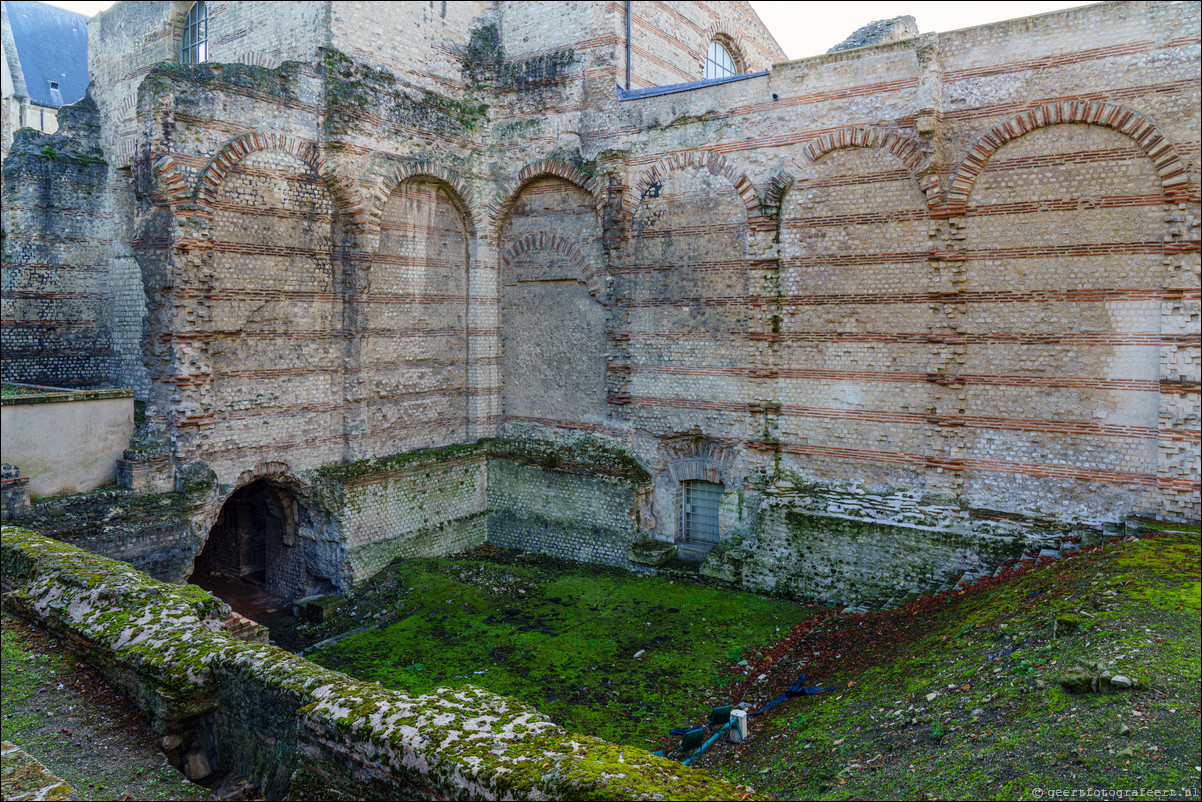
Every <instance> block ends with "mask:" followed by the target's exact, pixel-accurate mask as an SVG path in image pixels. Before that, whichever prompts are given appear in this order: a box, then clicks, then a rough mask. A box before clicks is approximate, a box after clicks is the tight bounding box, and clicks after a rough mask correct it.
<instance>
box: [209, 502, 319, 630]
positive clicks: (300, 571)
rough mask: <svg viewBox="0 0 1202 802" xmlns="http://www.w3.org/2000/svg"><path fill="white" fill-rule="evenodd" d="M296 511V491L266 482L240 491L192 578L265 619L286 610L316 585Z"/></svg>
mask: <svg viewBox="0 0 1202 802" xmlns="http://www.w3.org/2000/svg"><path fill="white" fill-rule="evenodd" d="M296 511H297V503H296V499H295V497H294V496H293V494H292V492H291V491H289V490H288V489H287V488H284V487H280V486H278V485H275V484H272V483H270V482H268V481H266V480H262V479H260V480H258V481H255V482H251V483H250V484H248V485H246V486H245V487H241V488H239V489H238V490H236V491H234V493H232V494H231V495H230V497H229V498H228V499H226V501H225V504H224V505H223V506H222V508H221V512H220V513H219V514H218V516H217V521H216V522H215V523H214V524H213V528H212V529H211V530H210V531H209V537H208V540H206V541H205V545H204V549H203V550H202V551H201V553H200V555H199V556H198V557H197V558H196V562H195V564H194V568H193V571H192V582H193V583H195V584H197V585H199V586H200V587H203V588H205V589H206V590H208V591H210V592H211V593H213V594H214V595H216V596H219V597H221V598H222V599H223V600H225V601H226V602H227V603H229V604H230V606H232V607H233V608H234V609H235V610H237V611H238V612H239V613H241V614H243V615H246V616H248V617H250V618H253V619H254V620H256V621H259V622H260V623H267V622H266V621H264V620H263V619H264V618H266V617H270V616H271V615H272V614H275V613H277V612H286V611H287V609H288V602H290V601H291V600H293V599H295V598H297V597H298V596H302V595H304V594H305V592H306V591H307V590H308V589H309V585H310V584H311V582H310V576H309V572H308V570H307V567H306V559H305V556H306V555H305V551H306V549H305V548H304V547H303V545H302V544H301V542H300V541H298V539H297V536H296V525H297V524H296Z"/></svg>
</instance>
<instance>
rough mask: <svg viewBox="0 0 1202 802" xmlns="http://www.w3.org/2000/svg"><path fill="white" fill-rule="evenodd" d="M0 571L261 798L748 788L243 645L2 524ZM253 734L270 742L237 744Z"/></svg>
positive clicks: (459, 700) (600, 795)
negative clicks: (209, 741) (207, 737)
mask: <svg viewBox="0 0 1202 802" xmlns="http://www.w3.org/2000/svg"><path fill="white" fill-rule="evenodd" d="M0 565H2V566H3V570H4V578H5V583H6V587H11V590H9V591H8V592H7V593H6V594H5V603H6V604H10V605H12V606H13V607H14V608H15V609H16V610H17V611H18V612H20V613H21V614H23V615H26V616H28V617H30V618H32V619H34V620H35V621H38V622H39V623H41V624H43V625H44V626H46V627H47V628H48V629H49V630H50V631H51V632H53V633H55V634H56V635H59V636H61V637H66V638H69V639H70V640H71V642H72V643H73V644H74V645H76V646H77V647H78V648H80V649H81V650H83V651H84V652H85V654H86V656H87V657H88V659H89V660H91V661H92V662H94V663H96V664H97V665H98V666H99V667H100V669H101V670H102V671H104V672H106V673H107V674H108V675H109V676H110V677H112V679H113V680H114V681H115V682H116V683H117V684H120V685H122V686H124V687H126V688H127V689H129V690H130V692H131V694H132V695H133V696H134V697H135V698H136V699H137V700H138V701H139V703H140V704H142V705H143V706H144V707H145V708H146V709H148V710H150V711H151V712H152V713H153V714H154V715H155V716H156V718H157V719H158V721H159V722H160V729H170V723H171V722H175V723H176V725H177V726H178V725H179V723H180V722H192V723H193V725H195V722H197V721H203V718H202V717H203V715H204V714H206V713H208V712H216V713H217V715H216V716H215V719H216V721H217V724H216V727H215V729H214V731H213V732H212V733H211V734H212V736H213V738H214V739H215V740H216V744H217V748H216V750H215V751H216V753H217V754H219V755H220V756H221V758H222V760H223V761H224V765H223V766H222V767H223V768H227V769H230V770H233V771H236V772H238V773H241V774H242V775H243V776H246V777H247V778H249V779H251V780H252V781H254V782H256V783H257V784H259V786H260V787H261V788H262V790H263V791H264V792H265V793H266V794H267V795H268V796H270V797H280V796H288V795H290V789H289V786H290V785H291V783H292V782H293V781H294V779H295V781H296V782H297V784H298V788H303V789H304V790H305V791H306V792H307V793H310V794H314V795H316V796H319V797H334V796H337V797H338V798H353V799H357V798H363V797H364V795H374V794H379V795H382V796H392V797H410V796H413V795H414V794H417V795H437V796H444V797H455V798H460V797H472V798H481V799H497V798H552V799H564V798H573V799H575V798H582V799H583V798H588V799H664V798H672V799H733V798H739V797H744V795H745V794H747V792H748V789H746V788H742V787H739V786H735V785H732V784H730V783H727V782H724V781H721V780H718V779H715V778H714V777H712V776H710V775H709V774H707V773H705V772H700V771H693V770H690V769H687V768H685V767H684V766H682V765H680V764H678V763H673V762H671V761H668V760H664V759H662V758H656V757H652V756H651V755H649V754H647V753H646V752H644V751H642V750H639V749H635V748H631V747H623V746H616V745H613V744H607V743H605V742H603V741H600V740H598V739H595V738H589V737H585V736H579V735H574V734H572V733H570V732H567V731H565V730H563V729H562V728H560V727H557V726H556V725H554V724H552V723H551V722H550V721H548V720H547V718H546V717H545V716H543V715H541V714H540V713H538V711H536V710H535V709H534V708H532V707H529V706H528V705H525V704H523V703H521V702H518V701H516V700H514V699H509V698H505V697H500V696H496V695H494V694H491V693H489V692H487V691H484V690H481V689H479V688H475V687H472V686H467V687H463V688H458V689H455V690H449V689H445V688H440V689H437V690H435V691H434V692H432V693H428V694H424V695H422V696H417V697H413V696H408V695H406V694H403V693H399V692H396V691H391V690H387V689H384V688H382V687H380V686H378V685H374V684H367V683H362V682H357V681H355V680H352V679H351V678H349V677H347V676H345V675H342V674H339V673H337V672H334V671H329V670H327V669H324V668H321V667H320V666H317V665H314V664H313V663H310V662H309V661H307V660H305V659H303V658H300V657H297V656H296V655H293V654H289V653H288V652H285V651H283V650H282V649H279V648H277V647H274V646H269V645H264V644H257V643H246V642H243V641H240V640H238V639H236V638H234V637H232V636H230V635H228V634H227V633H226V632H225V631H223V630H222V629H221V621H222V619H223V618H224V616H225V615H226V614H227V613H228V608H227V607H226V606H225V605H224V604H223V603H222V602H220V601H218V600H216V599H215V598H213V597H212V596H211V595H210V594H208V593H207V592H205V591H203V590H200V589H199V588H196V587H190V586H179V585H167V584H164V583H161V582H156V581H155V580H153V579H151V578H150V577H148V576H146V575H145V574H142V573H141V572H139V571H136V570H135V569H133V568H132V567H131V566H129V565H125V564H123V563H119V562H116V561H114V560H109V559H106V558H103V557H97V556H96V555H93V554H89V553H87V552H84V551H82V550H80V549H77V548H75V547H72V546H68V545H66V544H63V543H59V542H57V541H54V540H50V539H49V538H46V537H43V536H41V535H39V534H37V533H35V532H31V531H29V530H24V529H18V528H16V527H8V526H6V527H4V528H3V531H2V535H0ZM163 725H167V726H163ZM256 734H257V735H260V736H262V739H261V740H266V739H271V738H273V737H274V739H275V742H274V743H273V744H268V745H266V746H264V745H263V744H262V743H260V746H261V747H262V748H254V749H245V748H244V749H239V748H234V747H236V746H237V745H239V744H242V745H245V744H247V743H249V742H250V741H251V739H252V738H253V737H254V736H255V735H256ZM193 737H199V736H197V735H195V734H194V735H193ZM284 738H288V739H295V740H294V741H290V742H286V743H282V742H281V739H284ZM222 739H224V743H223V740H222ZM302 756H303V760H302V759H301V758H302ZM318 791H320V793H318Z"/></svg>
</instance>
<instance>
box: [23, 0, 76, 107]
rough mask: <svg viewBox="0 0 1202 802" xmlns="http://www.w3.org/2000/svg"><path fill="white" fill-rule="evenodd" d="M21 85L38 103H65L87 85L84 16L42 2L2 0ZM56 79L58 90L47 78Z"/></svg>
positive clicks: (63, 104) (54, 104)
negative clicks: (21, 80) (19, 66)
mask: <svg viewBox="0 0 1202 802" xmlns="http://www.w3.org/2000/svg"><path fill="white" fill-rule="evenodd" d="M4 21H5V22H6V23H7V25H8V27H9V29H10V30H11V31H12V37H13V44H14V45H15V46H16V49H17V58H18V59H19V60H20V64H21V72H22V73H23V74H24V77H25V88H26V91H27V92H28V93H29V99H30V101H32V102H34V103H37V104H38V105H39V106H52V107H55V108H57V107H58V106H65V105H67V104H69V103H74V102H75V101H77V100H79V99H80V98H81V97H83V95H84V92H86V91H87V89H88V18H87V17H86V16H84V15H83V14H76V13H75V12H74V11H68V10H66V9H65V8H56V7H55V6H48V5H46V4H45V3H34V2H22V1H21V0H4ZM51 81H56V82H57V83H58V91H57V92H56V91H54V90H52V89H51V88H50V82H51Z"/></svg>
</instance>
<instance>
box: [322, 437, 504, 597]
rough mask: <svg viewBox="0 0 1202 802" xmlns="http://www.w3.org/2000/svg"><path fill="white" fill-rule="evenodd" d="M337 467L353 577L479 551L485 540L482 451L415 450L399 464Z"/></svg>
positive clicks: (339, 521) (341, 526)
mask: <svg viewBox="0 0 1202 802" xmlns="http://www.w3.org/2000/svg"><path fill="white" fill-rule="evenodd" d="M359 464H360V465H364V466H365V467H364V469H363V470H362V471H357V472H355V475H351V473H350V472H347V473H346V474H345V475H344V474H340V473H338V472H337V471H334V472H333V475H334V478H335V479H336V481H337V486H338V491H337V492H338V494H339V496H340V504H339V506H338V513H337V515H336V516H335V519H336V520H335V523H334V526H335V527H336V528H337V529H338V531H340V532H341V533H342V537H343V538H344V541H343V542H344V543H345V548H346V564H347V571H348V575H349V576H350V577H352V578H353V580H354V582H356V583H359V582H363V581H366V580H367V579H370V578H371V577H372V576H374V575H375V574H376V573H378V572H379V571H381V570H382V569H384V568H385V567H387V566H388V564H389V563H390V562H392V561H393V560H397V559H405V558H411V557H433V556H439V555H442V554H454V553H458V552H461V551H467V550H469V549H473V548H477V547H478V546H482V545H484V543H485V542H486V540H487V517H486V515H485V512H486V505H487V496H486V488H487V478H488V477H487V467H486V461H485V455H484V453H483V450H482V449H480V448H478V447H477V448H467V449H450V450H445V451H434V452H428V453H425V454H421V453H419V454H417V455H416V456H415V457H414V458H413V459H412V460H409V461H407V462H405V463H404V464H400V465H395V466H393V465H378V466H375V467H374V469H373V466H374V465H375V464H374V463H371V462H366V463H359Z"/></svg>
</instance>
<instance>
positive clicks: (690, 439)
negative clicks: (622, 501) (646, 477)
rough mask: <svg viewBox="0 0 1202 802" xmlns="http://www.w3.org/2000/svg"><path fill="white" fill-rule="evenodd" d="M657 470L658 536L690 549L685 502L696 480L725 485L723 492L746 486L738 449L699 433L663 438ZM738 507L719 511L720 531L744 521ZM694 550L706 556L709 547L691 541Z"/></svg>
mask: <svg viewBox="0 0 1202 802" xmlns="http://www.w3.org/2000/svg"><path fill="white" fill-rule="evenodd" d="M657 452H658V453H657V466H658V467H657V470H656V471H655V490H654V503H655V523H656V527H655V534H656V537H657V538H659V539H661V540H665V541H670V542H675V543H677V544H683V545H680V546H678V547H679V548H683V549H687V548H688V546H689V545H690V544H686V542H685V541H686V537H685V532H684V528H685V527H684V526H683V524H684V515H683V512H684V505H685V504H686V502H687V497H686V487H687V486H689V485H690V484H692V483H705V484H708V485H712V486H714V487H715V488H721V492H722V494H723V495H725V494H727V493H735V492H738V490H739V489H740V488H741V487H742V477H743V475H745V474H746V466H745V465H743V464H742V463H741V461H740V460H739V455H738V450H737V449H735V448H732V447H731V445H730V444H728V443H721V442H718V441H715V440H712V439H709V438H706V437H702V436H698V435H695V434H684V435H678V436H671V437H667V438H664V439H663V440H661V442H660V444H659V447H658V449H657ZM738 514H739V513H738V511H736V513H735V515H734V516H732V515H731V514H730V511H729V510H727V511H726V512H725V513H723V514H721V515H719V519H718V534H719V535H720V536H721V537H726V536H727V535H729V534H730V533H731V531H732V529H734V528H735V527H737V526H739V525H740V524H741V523H743V521H741V520H739V519H738ZM691 545H692V546H693V549H692V554H691V555H685V556H693V557H697V558H701V557H704V553H705V551H706V548H705V546H704V545H701V544H696V543H694V544H691Z"/></svg>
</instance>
